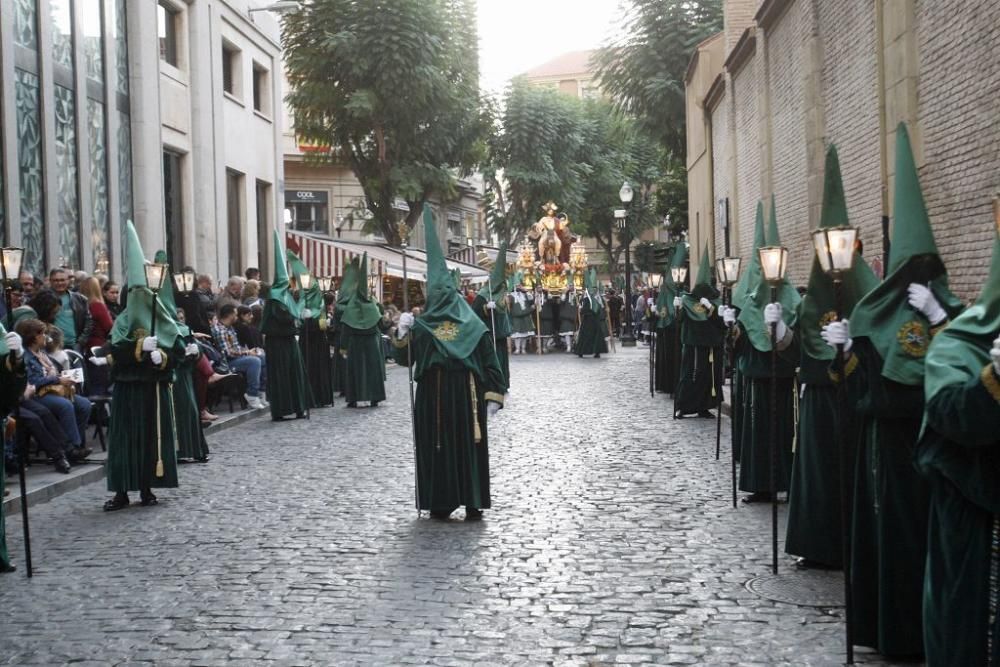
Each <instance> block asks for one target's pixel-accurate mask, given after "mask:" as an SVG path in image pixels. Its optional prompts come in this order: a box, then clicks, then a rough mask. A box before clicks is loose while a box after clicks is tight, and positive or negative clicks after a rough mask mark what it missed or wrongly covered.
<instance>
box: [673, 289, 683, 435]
mask: <svg viewBox="0 0 1000 667" xmlns="http://www.w3.org/2000/svg"><path fill="white" fill-rule="evenodd" d="M679 291H680V290H679V289H678V292H679ZM674 327H675V329H676V331H674V369H673V371H674V372H673V376H674V419H677V389H678V388H679V386H678V385H680V382H681V365H682V364H681V309H680V308H679V307H677V306H674Z"/></svg>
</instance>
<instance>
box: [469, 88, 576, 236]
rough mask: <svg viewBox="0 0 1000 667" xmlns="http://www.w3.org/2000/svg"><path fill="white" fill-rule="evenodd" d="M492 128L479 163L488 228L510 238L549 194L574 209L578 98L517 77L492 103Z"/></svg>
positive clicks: (534, 218) (518, 233)
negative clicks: (485, 155) (483, 160)
mask: <svg viewBox="0 0 1000 667" xmlns="http://www.w3.org/2000/svg"><path fill="white" fill-rule="evenodd" d="M491 116H492V118H493V126H494V131H493V134H492V136H491V138H490V139H489V142H488V146H489V148H488V158H487V162H486V165H485V166H484V169H483V174H484V176H485V179H486V185H487V187H486V212H487V222H488V224H489V225H490V229H491V230H492V231H493V232H494V233H496V234H497V235H499V236H500V238H501V239H505V240H507V241H509V242H511V243H516V242H517V240H518V239H519V238H520V236H521V235H522V234H523V233H524V232H525V231H526V230H527V229H528V228H529V227H531V225H532V224H534V223H535V222H537V220H538V219H539V218H540V217H541V216H542V215H543V214H542V206H543V205H544V204H545V203H546V202H548V201H549V200H552V201H554V202H556V204H557V205H558V206H559V207H560V210H562V211H565V212H567V213H569V214H570V215H572V213H573V212H574V211H576V210H578V209H579V207H580V205H581V204H582V202H583V198H584V197H583V179H584V177H585V176H586V174H587V172H588V171H589V169H590V166H589V165H588V164H587V163H586V162H585V161H584V158H585V156H584V154H583V151H584V148H585V142H586V136H585V132H586V129H587V128H586V123H585V119H584V117H583V112H582V107H581V105H580V102H579V101H578V100H576V99H573V98H571V97H568V96H565V95H560V94H558V93H555V92H553V91H551V90H547V89H544V88H538V87H535V86H532V85H531V84H529V83H528V82H527V81H525V80H523V79H515V80H514V81H513V82H511V85H510V87H509V88H508V89H507V91H506V94H505V96H504V99H503V101H502V102H500V103H496V102H495V103H494V104H493V105H492V106H491Z"/></svg>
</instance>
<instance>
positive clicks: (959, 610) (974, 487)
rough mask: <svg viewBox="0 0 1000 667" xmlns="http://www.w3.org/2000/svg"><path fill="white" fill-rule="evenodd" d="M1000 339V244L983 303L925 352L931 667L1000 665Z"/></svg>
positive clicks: (920, 454)
mask: <svg viewBox="0 0 1000 667" xmlns="http://www.w3.org/2000/svg"><path fill="white" fill-rule="evenodd" d="M998 231H1000V230H998ZM998 332H1000V236H997V237H996V239H995V240H994V242H993V260H992V264H991V266H990V275H989V277H988V278H987V280H986V284H985V285H983V290H982V293H981V294H980V296H979V299H978V301H976V303H975V305H973V306H972V307H970V308H969V309H968V310H966V311H965V312H964V313H962V314H961V315H959V316H958V317H957V318H955V320H954V321H953V322H952V323H951V324H950V325H949V326H948V327H947V328H946V329H944V330H943V331H942V332H941V333H939V334H938V335H937V336H935V337H934V341H933V342H932V343H931V346H930V349H929V350H928V352H927V358H926V364H925V366H926V382H925V384H924V393H925V396H926V401H927V407H926V411H925V418H924V433H923V436H922V438H921V440H920V444H919V445H918V447H917V466H918V468H919V470H920V471H921V472H922V473H923V474H924V475H925V476H926V477H927V479H928V480H929V483H930V488H931V501H930V518H929V531H928V540H927V567H926V569H925V578H924V597H923V621H924V622H923V628H924V647H925V649H926V652H927V664H928V665H998V664H1000V614H998V613H997V611H998V610H997V605H998V585H1000V584H998V582H997V580H996V571H997V570H996V568H997V563H998V559H1000V436H998V434H1000V378H998V377H997V374H996V372H995V371H994V370H993V364H992V361H991V358H990V350H991V348H992V347H993V340H994V339H995V338H996V336H997V334H998ZM991 568H992V572H993V578H992V579H991ZM991 620H992V623H991Z"/></svg>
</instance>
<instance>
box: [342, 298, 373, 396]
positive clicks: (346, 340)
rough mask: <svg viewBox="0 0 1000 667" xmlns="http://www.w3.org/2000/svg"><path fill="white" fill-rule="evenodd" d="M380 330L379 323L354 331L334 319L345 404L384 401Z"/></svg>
mask: <svg viewBox="0 0 1000 667" xmlns="http://www.w3.org/2000/svg"><path fill="white" fill-rule="evenodd" d="M337 312H338V313H339V312H341V311H339V310H338V311H337ZM335 317H336V316H335ZM383 328H384V325H383V324H382V322H381V321H380V322H379V324H377V325H376V326H374V327H372V328H370V329H355V328H353V327H350V326H348V325H347V324H345V323H344V322H343V321H342V320H341V319H340V318H339V317H337V330H338V331H339V332H340V349H341V360H342V361H343V364H344V397H345V400H346V401H347V402H348V403H357V402H359V401H371V402H378V401H384V400H385V357H384V356H383V353H382V333H381V331H382V329H383Z"/></svg>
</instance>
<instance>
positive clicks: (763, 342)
mask: <svg viewBox="0 0 1000 667" xmlns="http://www.w3.org/2000/svg"><path fill="white" fill-rule="evenodd" d="M765 242H766V244H767V245H769V246H780V245H781V236H780V235H779V234H778V220H777V215H776V212H775V206H774V197H773V196H772V197H771V219H770V220H769V221H768V225H767V236H766V239H765ZM754 256H755V257H754V259H755V260H756V262H751V264H750V268H751V270H754V269H755V268H756V275H755V276H752V277H754V278H756V281H757V282H756V284H754V285H751V288H752V291H751V292H749V293H748V294H747V296H746V299H745V300H744V302H743V304H742V310H740V316H739V320H740V324H742V325H743V328H744V329H746V332H747V336H749V338H750V344H751V345H753V346H754V347H755V348H756V349H757V350H758V351H759V352H770V351H771V333H770V331H769V327H768V326H767V324H766V323H765V322H764V308H765V307H766V306H767V304H769V303H770V302H771V286H770V285H769V284H768V283H767V281H766V280H764V271H763V270H762V269H761V267H760V260H759V258H758V256H757V252H756V251H754ZM754 263H756V267H754ZM776 296H777V302H778V303H780V304H781V308H782V315H781V319H782V320H784V322H785V324H786V325H789V326H790V325H791V323H792V322H794V320H795V311H796V309H797V308H798V307H799V302H800V301H802V297H801V296H799V293H798V292H797V291H796V290H795V288H794V287H793V286H792V284H791V283H790V282H788V278H787V277H786V278H784V279H782V281H781V283H780V284H779V285H778V290H777V295H776ZM734 303H735V302H734Z"/></svg>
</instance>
